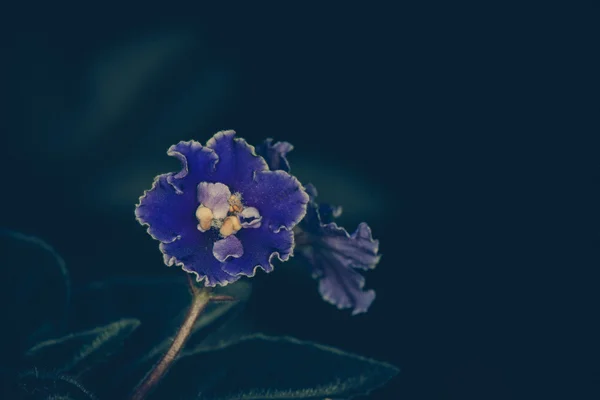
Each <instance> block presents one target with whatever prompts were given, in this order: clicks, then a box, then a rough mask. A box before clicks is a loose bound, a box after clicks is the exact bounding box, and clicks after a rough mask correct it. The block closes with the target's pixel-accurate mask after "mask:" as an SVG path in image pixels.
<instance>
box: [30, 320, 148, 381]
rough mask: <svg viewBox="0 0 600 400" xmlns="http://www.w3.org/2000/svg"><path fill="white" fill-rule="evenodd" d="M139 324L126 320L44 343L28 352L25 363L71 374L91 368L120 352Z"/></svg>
mask: <svg viewBox="0 0 600 400" xmlns="http://www.w3.org/2000/svg"><path fill="white" fill-rule="evenodd" d="M139 324H140V322H139V321H138V320H135V319H124V320H121V321H117V322H114V323H112V324H110V325H106V326H102V327H99V328H95V329H92V330H89V331H85V332H78V333H73V334H70V335H67V336H64V337H61V338H58V339H53V340H47V341H45V342H41V343H39V344H37V345H35V346H34V347H32V348H31V349H30V350H29V351H27V353H26V354H25V358H26V362H27V363H29V364H31V365H33V366H35V367H38V368H39V367H42V368H44V369H51V370H54V371H69V373H73V372H74V371H82V370H86V369H89V368H91V367H92V366H93V365H95V364H96V363H98V362H101V361H103V360H105V359H106V358H107V357H108V356H110V355H111V354H114V353H115V352H116V351H118V350H119V349H120V348H121V347H122V345H123V342H124V341H125V339H126V338H127V337H128V336H129V335H130V334H131V333H132V332H133V331H134V330H135V329H136V328H137V327H138V326H139Z"/></svg>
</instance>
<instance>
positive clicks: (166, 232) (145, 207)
mask: <svg viewBox="0 0 600 400" xmlns="http://www.w3.org/2000/svg"><path fill="white" fill-rule="evenodd" d="M170 178H171V175H170V174H164V175H159V176H157V177H156V178H155V179H154V183H153V184H152V188H151V189H150V190H147V191H146V192H144V195H143V196H142V197H140V202H139V204H138V205H137V206H136V209H135V216H136V219H137V220H138V222H140V223H141V224H143V225H148V233H149V234H150V235H151V236H152V237H153V238H155V239H157V240H160V241H161V242H172V241H173V240H175V239H176V238H177V237H178V236H179V235H180V234H181V232H182V229H184V227H186V226H190V225H192V226H194V225H195V224H196V220H195V216H194V211H195V208H196V204H195V203H196V199H195V197H196V196H195V195H194V193H191V194H190V193H188V194H187V195H184V194H183V193H182V194H178V193H177V191H176V189H175V188H174V187H173V186H171V185H170V184H169V183H168V180H169V179H170Z"/></svg>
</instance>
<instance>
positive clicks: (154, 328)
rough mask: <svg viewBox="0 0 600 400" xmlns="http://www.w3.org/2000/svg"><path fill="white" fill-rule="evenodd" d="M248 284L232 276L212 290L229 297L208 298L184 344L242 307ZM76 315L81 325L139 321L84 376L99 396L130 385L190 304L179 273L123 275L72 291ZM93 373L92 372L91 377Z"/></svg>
mask: <svg viewBox="0 0 600 400" xmlns="http://www.w3.org/2000/svg"><path fill="white" fill-rule="evenodd" d="M251 287H252V285H251V284H250V283H249V282H246V281H238V282H236V283H235V284H232V285H228V286H226V287H223V288H218V289H217V290H215V294H219V295H229V296H233V297H235V298H236V299H237V301H235V302H220V303H209V304H208V306H207V307H206V310H205V311H204V312H203V313H202V314H201V315H200V317H199V318H198V321H197V322H196V324H195V325H194V334H193V335H192V337H191V338H190V339H189V341H188V343H187V344H186V347H194V346H196V345H197V344H198V343H201V342H202V340H203V339H204V337H206V336H207V335H209V334H211V333H214V332H215V331H216V330H217V329H219V328H220V327H221V326H222V325H223V324H224V323H226V322H227V321H229V320H231V318H232V317H233V316H235V315H238V313H239V311H240V310H241V309H243V307H244V305H245V303H246V301H247V300H248V298H249V296H250V293H251ZM73 303H74V307H75V310H76V317H77V320H78V321H80V324H81V325H83V326H90V324H92V323H94V322H95V323H105V321H106V320H108V319H109V318H113V320H114V318H136V319H138V320H140V321H141V322H142V325H141V326H140V328H139V329H138V330H137V331H136V332H135V333H134V335H133V337H132V339H131V340H130V341H129V342H128V344H127V347H126V348H125V349H124V351H122V352H120V353H119V355H117V356H116V357H112V358H111V360H110V362H109V363H107V364H105V365H103V366H102V367H101V368H95V369H94V370H93V371H92V372H91V373H90V374H89V375H90V379H93V381H94V382H100V383H101V384H100V385H98V386H93V387H91V388H92V390H93V391H94V392H95V393H97V394H98V395H99V396H102V395H105V396H104V397H106V396H110V395H113V394H114V393H123V396H125V395H126V393H127V392H129V391H130V390H131V388H132V387H133V386H135V385H136V384H137V383H138V382H139V380H140V379H141V378H143V377H144V375H145V374H146V373H147V372H148V370H149V369H150V368H152V366H153V365H154V363H156V362H157V361H158V359H159V358H160V357H161V356H162V354H163V352H165V351H166V350H167V348H168V346H169V344H170V343H171V340H172V338H173V336H174V335H175V333H176V332H177V329H178V327H179V326H180V325H181V323H182V321H183V319H184V317H185V314H186V311H187V309H188V307H189V305H190V303H191V295H190V291H189V288H188V283H187V277H186V276H185V274H178V276H176V277H160V278H157V277H155V278H148V277H143V276H139V277H129V278H119V279H112V280H109V281H103V282H97V283H93V284H92V285H90V286H89V287H87V288H85V290H82V291H81V292H79V293H75V294H74V301H73ZM92 375H93V376H92Z"/></svg>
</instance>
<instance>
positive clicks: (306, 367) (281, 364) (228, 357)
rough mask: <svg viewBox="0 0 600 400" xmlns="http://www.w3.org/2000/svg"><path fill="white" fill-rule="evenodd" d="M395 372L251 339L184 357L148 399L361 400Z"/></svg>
mask: <svg viewBox="0 0 600 400" xmlns="http://www.w3.org/2000/svg"><path fill="white" fill-rule="evenodd" d="M398 372H399V370H398V369H397V368H396V367H394V366H392V365H390V364H387V363H384V362H379V361H375V360H371V359H368V358H364V357H360V356H357V355H353V354H349V353H345V352H343V351H340V350H337V349H335V348H332V347H328V346H323V345H319V344H315V343H310V342H302V341H300V340H297V339H293V338H289V337H280V338H273V337H268V336H264V335H252V336H249V337H246V338H244V339H242V340H239V341H237V342H233V343H230V344H228V345H226V346H223V347H221V348H218V349H213V350H211V351H206V350H202V351H197V352H188V353H184V356H182V357H181V358H180V359H179V360H178V361H177V363H176V364H175V366H174V367H173V368H172V369H171V371H170V372H169V374H168V375H167V377H166V378H165V380H164V381H163V382H161V384H160V386H159V387H158V389H157V391H156V393H154V395H153V396H151V397H152V398H155V399H161V398H169V394H173V393H177V398H182V399H203V400H233V399H240V400H242V399H243V400H250V399H252V400H254V399H323V398H325V397H332V396H333V397H336V398H338V397H340V396H341V397H344V398H349V397H352V396H356V395H364V394H367V393H369V392H370V391H371V390H373V389H375V388H377V387H379V386H381V385H383V384H384V383H386V382H387V381H388V380H389V379H391V378H392V377H394V376H395V375H396V374H397V373H398Z"/></svg>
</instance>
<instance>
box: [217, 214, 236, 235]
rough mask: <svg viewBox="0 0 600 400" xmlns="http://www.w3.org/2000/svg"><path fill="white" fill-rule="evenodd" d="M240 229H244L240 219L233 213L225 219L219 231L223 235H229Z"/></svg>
mask: <svg viewBox="0 0 600 400" xmlns="http://www.w3.org/2000/svg"><path fill="white" fill-rule="evenodd" d="M240 229H242V224H240V220H239V219H238V217H236V216H233V215H232V216H230V217H227V218H225V221H223V225H221V229H220V230H219V232H220V233H221V235H222V236H223V237H227V236H229V235H232V234H234V233H236V232H237V231H239V230H240Z"/></svg>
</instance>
